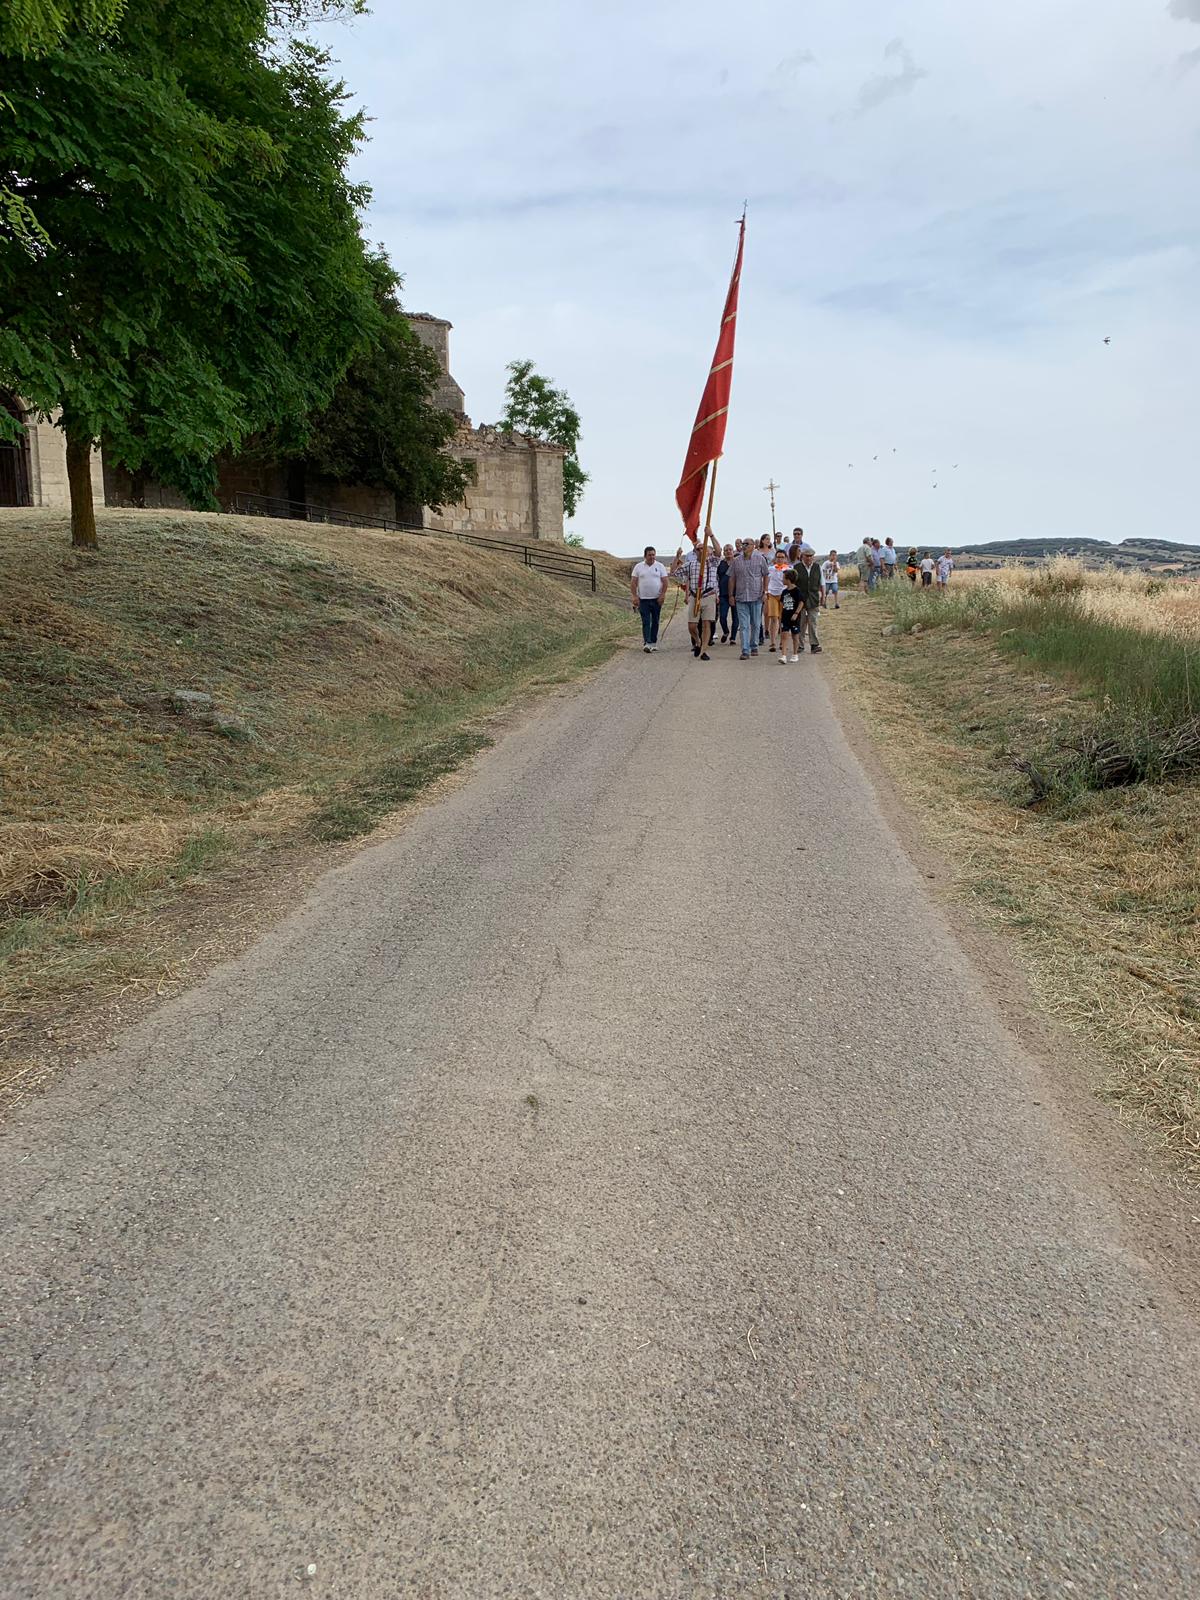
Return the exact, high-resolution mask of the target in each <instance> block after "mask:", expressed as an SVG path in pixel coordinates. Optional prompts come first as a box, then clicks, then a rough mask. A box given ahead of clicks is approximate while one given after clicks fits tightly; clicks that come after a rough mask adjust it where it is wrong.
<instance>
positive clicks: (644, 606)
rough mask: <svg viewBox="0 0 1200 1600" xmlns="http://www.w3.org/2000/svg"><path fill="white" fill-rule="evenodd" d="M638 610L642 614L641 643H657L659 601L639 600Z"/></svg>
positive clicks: (660, 602)
mask: <svg viewBox="0 0 1200 1600" xmlns="http://www.w3.org/2000/svg"><path fill="white" fill-rule="evenodd" d="M638 610H639V611H640V612H641V613H642V643H643V644H657V643H658V619H659V616H660V615H661V613H662V601H661V600H639V601H638Z"/></svg>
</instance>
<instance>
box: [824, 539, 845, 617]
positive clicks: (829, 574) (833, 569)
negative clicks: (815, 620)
mask: <svg viewBox="0 0 1200 1600" xmlns="http://www.w3.org/2000/svg"><path fill="white" fill-rule="evenodd" d="M841 572H842V569H841V567H840V566H839V565H838V553H837V551H836V550H831V551H830V552H829V559H828V560H827V561H823V562H822V563H821V582H822V584H823V585H824V593H823V594H822V596H821V604H822V606H823V607H824V608H825V609H826V610H828V609H829V602H830V601H831V600H832V601H833V609H834V610H835V611H840V610H841V609H842V608H841V606H840V605H839V604H838V581H839V579H840V578H841Z"/></svg>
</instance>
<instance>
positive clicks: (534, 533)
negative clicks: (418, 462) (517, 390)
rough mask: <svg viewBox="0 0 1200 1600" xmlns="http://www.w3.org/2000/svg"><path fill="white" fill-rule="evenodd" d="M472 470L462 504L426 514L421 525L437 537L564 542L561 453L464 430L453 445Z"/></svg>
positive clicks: (520, 437) (493, 431)
mask: <svg viewBox="0 0 1200 1600" xmlns="http://www.w3.org/2000/svg"><path fill="white" fill-rule="evenodd" d="M450 448H451V451H452V453H453V454H454V455H456V456H457V457H458V458H459V460H460V461H470V462H472V463H473V464H474V467H475V482H474V483H473V484H472V485H471V487H470V488H469V489H468V490H467V492H466V495H465V496H464V498H463V500H462V501H461V502H460V504H458V505H456V506H444V507H443V508H442V510H441V511H433V510H430V509H429V508H428V507H427V508H426V510H425V517H424V525H425V527H427V528H433V529H435V530H437V531H438V532H439V533H484V534H490V535H492V536H493V537H496V538H505V539H513V540H515V541H517V542H520V543H526V544H532V543H533V542H534V541H535V540H540V539H547V540H552V541H553V540H557V541H558V542H559V543H561V542H562V537H563V503H562V479H563V452H562V451H561V450H560V449H559V448H558V446H557V445H548V444H542V443H541V442H540V441H537V440H532V439H529V438H527V437H526V436H525V435H524V434H520V433H517V434H509V433H503V432H501V430H500V429H499V428H490V427H486V426H485V427H479V428H471V427H466V426H464V427H463V428H461V429H460V430H459V433H458V436H457V438H456V439H455V440H454V441H453V443H452V444H451V447H450Z"/></svg>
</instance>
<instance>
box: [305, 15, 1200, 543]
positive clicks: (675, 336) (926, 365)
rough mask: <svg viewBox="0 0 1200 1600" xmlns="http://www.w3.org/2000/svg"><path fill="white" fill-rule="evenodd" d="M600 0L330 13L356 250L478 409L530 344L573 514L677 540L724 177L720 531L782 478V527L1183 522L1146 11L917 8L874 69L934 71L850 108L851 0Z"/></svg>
mask: <svg viewBox="0 0 1200 1600" xmlns="http://www.w3.org/2000/svg"><path fill="white" fill-rule="evenodd" d="M1189 4H1195V5H1200V0H1189ZM602 9H603V14H602V16H601V15H600V14H599V13H597V15H595V16H594V17H593V16H591V14H584V13H580V12H579V11H577V10H575V9H573V8H563V7H561V6H560V5H557V4H555V3H554V0H509V4H508V5H506V6H505V7H503V8H497V7H495V6H492V5H490V4H488V3H486V0H460V5H459V6H458V8H457V9H455V10H454V11H453V12H446V13H445V14H444V15H443V14H442V13H438V12H431V11H429V10H426V11H425V12H422V13H421V15H422V18H423V20H422V22H421V23H420V24H419V25H417V24H414V22H413V20H412V16H411V15H409V14H407V13H406V14H405V15H403V16H401V15H398V14H395V13H393V14H391V15H389V12H392V8H390V7H389V8H386V9H385V8H384V7H382V6H380V7H378V8H377V10H376V13H375V14H374V15H373V16H371V17H369V18H366V19H364V20H363V21H361V22H359V23H357V24H355V25H354V26H353V27H350V28H346V27H337V28H333V29H331V30H329V32H328V34H327V37H328V39H329V41H330V42H331V44H332V47H333V49H334V53H335V55H337V56H338V57H339V58H340V61H341V71H342V73H343V75H344V76H345V77H346V79H347V81H348V82H349V83H350V84H351V86H352V87H353V89H354V91H355V92H356V94H357V95H359V96H361V99H362V101H363V103H364V104H365V106H366V108H367V109H368V111H369V112H370V113H371V114H372V116H373V117H374V118H375V119H376V120H375V121H373V122H372V124H371V128H370V131H371V141H372V142H371V145H370V147H369V148H368V150H367V151H366V152H365V154H364V156H363V158H362V160H361V163H360V167H359V172H358V176H361V177H363V178H365V179H366V180H368V181H369V182H370V183H371V184H372V185H373V186H374V190H375V203H374V206H373V209H372V213H371V217H370V225H369V226H370V233H371V236H372V237H378V238H382V239H383V240H384V241H385V243H386V244H387V246H388V248H389V250H390V251H391V253H392V256H393V259H394V260H395V262H396V264H397V266H398V267H399V268H400V270H401V271H403V272H404V274H405V277H406V296H407V299H408V303H409V304H411V305H412V306H413V307H414V308H418V309H422V310H429V311H434V312H437V313H440V314H441V315H444V316H447V317H449V318H450V319H451V320H452V321H453V323H454V324H455V329H454V334H453V336H452V337H453V345H452V350H453V362H454V369H455V374H456V376H457V377H458V379H459V381H460V382H461V383H462V384H463V385H464V387H465V389H466V391H467V403H468V407H469V409H470V410H471V412H472V414H473V415H474V416H475V417H476V419H477V420H489V419H492V418H494V417H495V416H496V415H497V414H498V412H499V409H500V404H501V394H502V390H503V379H504V364H505V362H507V361H508V360H510V359H512V358H513V357H514V356H523V355H528V356H530V357H531V358H532V359H534V360H535V361H536V362H537V363H538V365H539V367H540V368H541V369H542V370H543V371H545V372H547V373H548V374H549V375H550V376H551V377H552V378H553V379H554V381H555V382H556V383H558V384H561V385H562V386H564V387H565V388H566V389H567V390H568V391H569V392H570V394H571V396H572V398H573V399H574V401H575V403H576V404H577V406H578V407H579V410H580V412H581V414H582V418H583V440H582V457H583V461H584V465H585V466H586V467H587V469H588V471H589V472H590V473H591V474H592V482H591V483H590V484H589V486H588V492H587V495H586V496H585V499H584V502H583V507H582V510H581V512H580V516H579V518H578V519H577V521H578V526H579V528H580V531H581V532H583V533H584V535H585V537H587V538H588V539H589V540H591V541H594V542H595V543H598V544H601V545H605V546H607V547H609V548H612V549H616V550H618V551H620V552H622V553H623V552H625V551H628V550H632V549H635V548H638V547H640V545H641V544H643V543H644V542H645V538H646V537H652V538H654V539H656V540H658V541H659V542H660V543H661V544H663V545H664V546H667V545H669V547H670V548H672V549H673V548H674V541H675V540H676V539H677V527H678V522H677V518H676V515H675V510H674V500H673V493H674V488H675V483H676V480H677V478H678V473H679V467H680V465H681V463H682V459H683V451H684V446H685V443H686V438H687V434H688V431H689V429H690V427H691V423H692V419H693V417H694V415H695V409H696V403H697V400H698V399H699V395H700V389H701V385H702V383H703V379H704V375H705V373H706V372H707V368H708V362H709V359H710V357H711V353H712V347H713V344H714V342H715V339H716V333H717V318H718V315H719V312H720V306H721V302H722V299H723V296H724V293H725V287H726V283H727V281H728V273H729V268H730V265H731V263H732V256H733V248H734V240H735V230H734V220H735V218H736V217H737V215H738V213H739V212H740V210H741V204H742V200H743V197H746V196H748V197H749V202H750V214H749V227H748V233H747V247H746V266H745V274H744V278H743V289H742V315H741V323H740V330H739V347H738V354H737V364H736V368H735V377H734V387H733V403H732V412H731V418H730V428H729V436H728V441H727V454H726V458H725V462H724V464H723V465H722V469H721V488H720V490H719V495H718V501H719V504H718V521H719V522H720V524H721V531H722V532H728V533H730V534H732V533H734V532H741V531H746V532H750V531H758V530H761V523H762V519H763V517H764V515H766V514H768V508H767V503H766V496H765V495H764V494H763V493H762V492H761V490H762V485H763V484H764V483H766V482H767V480H768V478H770V477H774V478H775V479H776V480H777V481H779V482H781V483H782V484H783V485H784V488H783V491H782V495H781V497H780V514H781V517H782V519H783V520H784V521H785V522H786V524H787V525H788V526H792V525H793V524H795V523H801V524H803V525H804V526H805V527H809V526H810V525H811V526H812V528H813V531H814V532H817V531H818V530H819V531H820V533H821V537H822V539H824V538H825V537H826V536H828V537H829V538H830V542H834V541H835V540H836V542H837V543H838V544H839V545H840V546H841V548H843V549H844V548H847V547H848V545H849V544H850V543H852V542H854V539H855V538H856V536H858V535H861V533H862V532H864V531H868V530H870V531H880V532H882V531H888V532H891V533H893V534H894V535H895V536H896V537H897V538H899V539H908V540H912V539H922V540H930V541H932V540H934V539H937V540H939V541H944V540H946V539H953V540H955V541H958V540H962V539H966V538H971V537H975V538H979V539H985V538H1000V537H1005V536H1006V535H1007V534H1008V533H1011V532H1012V531H1014V530H1020V531H1022V532H1044V533H1070V532H1076V533H1083V532H1087V533H1091V534H1094V535H1098V536H1102V537H1110V538H1114V539H1116V538H1121V537H1124V536H1125V535H1127V534H1132V533H1137V532H1139V531H1140V532H1150V531H1153V532H1156V533H1158V534H1159V535H1160V536H1162V537H1165V538H1171V537H1176V538H1180V539H1190V538H1193V537H1194V530H1195V520H1194V500H1195V495H1194V484H1193V476H1194V472H1193V466H1192V462H1193V457H1194V445H1193V440H1192V438H1191V431H1190V423H1189V419H1190V417H1191V416H1192V415H1193V407H1192V404H1191V389H1192V384H1193V377H1192V375H1193V373H1194V372H1195V370H1196V369H1197V366H1200V308H1198V307H1197V305H1196V296H1195V294H1194V290H1193V284H1194V277H1195V266H1196V262H1197V259H1198V258H1200V167H1198V165H1197V163H1196V161H1195V152H1196V119H1195V113H1194V107H1193V105H1192V101H1191V97H1190V96H1189V95H1188V94H1187V93H1186V92H1183V91H1182V89H1181V90H1177V91H1173V92H1165V93H1164V92H1163V80H1164V75H1168V76H1169V74H1170V72H1171V70H1172V67H1173V64H1174V62H1175V60H1176V57H1177V55H1178V45H1179V39H1180V34H1179V31H1178V28H1177V26H1176V24H1175V23H1174V22H1173V21H1172V20H1171V18H1170V17H1169V16H1168V14H1167V11H1166V7H1165V4H1164V6H1163V9H1162V10H1161V11H1158V12H1157V15H1156V16H1155V15H1153V14H1151V15H1150V16H1149V17H1147V15H1146V14H1145V13H1141V12H1139V10H1138V8H1136V7H1129V8H1123V7H1112V8H1106V21H1105V25H1104V27H1103V28H1102V29H1101V28H1097V27H1094V26H1086V27H1085V26H1084V23H1085V22H1086V21H1087V19H1089V18H1091V17H1093V15H1094V13H1095V11H1096V7H1095V5H1094V0H1059V3H1058V4H1056V5H1055V6H1054V7H1052V8H1047V7H1046V6H1045V5H1044V3H1043V0H1013V3H1012V5H1010V6H1008V7H978V8H977V7H970V8H965V7H962V6H961V5H956V4H953V3H952V0H910V3H909V4H908V5H907V6H906V8H905V16H906V22H905V27H906V35H905V37H906V39H907V40H908V42H909V43H910V44H912V45H913V48H914V50H915V53H916V56H917V57H918V58H919V60H920V67H919V68H918V67H917V66H916V65H915V64H914V62H913V57H912V56H911V55H910V54H909V53H908V51H907V50H906V49H905V46H904V45H903V44H902V43H900V42H898V41H897V43H896V45H895V48H893V49H892V50H891V54H890V55H888V56H887V58H886V64H887V67H888V72H887V73H886V74H884V75H883V76H884V77H885V78H886V80H887V82H888V83H895V82H897V81H899V80H900V79H902V78H904V76H905V74H909V75H910V76H911V74H913V73H917V72H920V71H924V72H925V73H926V74H927V76H926V77H925V78H923V79H922V80H920V93H919V95H918V96H912V95H910V94H907V93H906V92H905V90H903V89H900V90H896V89H889V90H888V91H887V93H886V94H885V95H884V98H883V99H882V100H880V101H878V102H876V103H877V104H878V105H881V106H884V107H885V109H884V110H882V111H880V113H879V114H878V115H874V114H872V115H854V114H853V112H854V109H855V107H856V105H857V101H858V96H859V94H860V93H861V91H862V89H863V88H864V87H865V86H866V85H867V83H868V82H869V80H870V78H871V75H872V73H873V72H874V71H875V69H876V68H877V66H878V64H879V58H880V49H881V39H880V37H879V35H878V33H876V32H875V31H874V29H873V27H872V25H871V22H870V18H869V17H866V16H864V15H862V14H861V13H862V8H855V7H846V6H844V5H842V4H838V3H835V0H814V4H813V6H811V7H806V8H805V22H804V28H805V33H804V38H803V41H802V45H803V48H799V47H798V48H797V49H796V50H795V51H794V52H792V53H790V54H789V53H788V52H789V48H790V46H788V45H784V46H781V45H780V42H779V41H780V40H781V39H783V40H785V41H787V40H790V39H792V38H794V31H793V30H794V16H795V10H794V6H791V5H788V4H785V3H784V0H744V3H743V5H742V7H741V8H740V11H739V25H738V28H737V29H736V30H733V31H731V30H730V29H729V27H728V9H727V7H726V6H724V5H723V4H719V3H718V0H662V3H661V4H659V5H657V6H653V7H647V6H645V4H644V0H608V3H607V4H606V5H605V7H604V8H602ZM568 13H569V14H568ZM1035 26H1036V29H1037V36H1038V41H1039V43H1038V49H1037V50H1036V51H1032V50H1031V49H1030V48H1029V39H1030V30H1031V29H1032V28H1034V27H1035ZM465 39H469V40H470V41H471V43H470V48H469V49H467V48H465V46H464V40H465ZM918 40H919V41H920V43H919V45H918V43H917V41H918ZM1188 42H1189V43H1190V42H1191V41H1190V40H1189V41H1188ZM806 53H808V54H811V55H813V56H814V57H816V58H817V61H818V62H819V65H817V64H815V63H806V62H803V61H802V60H801V59H799V58H800V57H802V56H803V55H804V54H806ZM781 55H782V56H783V58H784V62H785V63H791V67H790V71H791V74H792V79H791V81H784V80H782V79H780V78H779V77H778V76H777V75H776V74H777V67H776V64H777V63H779V62H780V57H781ZM721 73H727V74H728V76H727V79H726V81H725V84H724V86H723V87H722V88H720V89H719V90H718V88H717V87H716V85H717V82H718V79H719V75H720V74H721ZM398 85H402V86H403V88H402V92H401V91H400V89H398V87H397V86H398ZM909 87H910V88H911V87H912V84H911V83H910V85H909ZM847 109H849V110H850V112H851V114H850V115H847V114H846V112H847ZM1106 335H1107V336H1111V338H1112V341H1113V342H1112V344H1111V346H1106V345H1104V343H1103V339H1104V337H1105V336H1106ZM893 447H895V449H896V455H895V456H894V457H893V456H891V451H892V448H893ZM876 454H878V455H879V456H880V461H879V462H878V463H873V462H872V461H871V457H872V456H873V455H876ZM848 461H854V462H855V463H856V467H855V469H854V471H853V472H850V471H848V470H847V467H846V463H847V462H848ZM955 461H957V462H959V463H960V465H959V470H958V471H957V472H955V473H954V474H953V481H949V480H948V475H947V474H945V473H943V475H942V477H941V479H940V480H939V488H938V491H937V493H936V494H934V493H932V492H931V491H930V488H929V481H930V480H929V469H930V468H932V467H934V466H942V465H944V463H946V462H951V463H952V462H955ZM860 462H862V463H869V464H870V466H871V469H872V470H871V471H870V472H869V473H868V472H867V471H866V468H865V465H863V466H860V465H859V463H860Z"/></svg>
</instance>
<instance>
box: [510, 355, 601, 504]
mask: <svg viewBox="0 0 1200 1600" xmlns="http://www.w3.org/2000/svg"><path fill="white" fill-rule="evenodd" d="M500 426H501V428H502V429H503V430H504V431H505V432H506V433H528V434H532V435H533V437H534V438H535V439H544V440H545V441H546V443H547V444H557V445H561V446H562V448H563V449H564V450H565V451H566V457H565V459H564V460H563V510H564V511H565V513H566V514H567V516H568V517H573V516H574V515H575V511H576V508H577V507H578V505H579V502H580V500H581V499H582V498H583V490H584V486H585V485H586V483H587V481H588V475H587V473H586V472H585V471H584V470H583V468H582V467H581V466H580V464H579V453H578V452H579V432H580V421H579V413H578V411H576V409H575V407H574V406H573V405H572V404H571V401H570V397H569V396H568V395H567V393H566V391H565V390H563V389H556V388H555V387H554V385H553V384H552V383H551V382H550V380H549V378H544V377H543V376H542V375H541V373H540V372H535V371H534V369H533V362H532V361H510V362H509V364H508V382H507V384H506V385H505V389H504V414H503V416H502V417H501V419H500Z"/></svg>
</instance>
